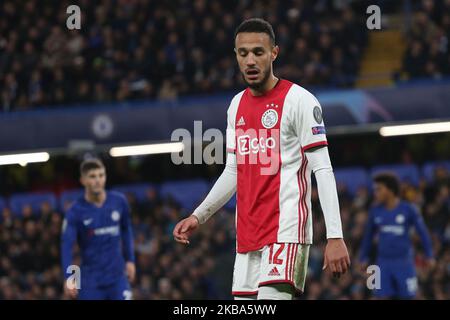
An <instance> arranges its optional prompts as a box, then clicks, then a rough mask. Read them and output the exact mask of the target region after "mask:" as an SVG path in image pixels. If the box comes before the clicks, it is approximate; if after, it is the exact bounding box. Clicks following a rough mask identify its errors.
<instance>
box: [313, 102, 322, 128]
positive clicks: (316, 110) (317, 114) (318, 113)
mask: <svg viewBox="0 0 450 320" xmlns="http://www.w3.org/2000/svg"><path fill="white" fill-rule="evenodd" d="M313 115H314V120H316V122H317V123H318V124H321V123H322V121H323V117H322V111H320V108H319V107H318V106H315V107H314V109H313Z"/></svg>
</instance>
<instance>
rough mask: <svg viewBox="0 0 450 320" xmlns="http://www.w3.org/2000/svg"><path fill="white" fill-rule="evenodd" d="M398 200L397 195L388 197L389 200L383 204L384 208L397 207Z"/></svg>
mask: <svg viewBox="0 0 450 320" xmlns="http://www.w3.org/2000/svg"><path fill="white" fill-rule="evenodd" d="M399 202H400V199H399V198H397V197H394V198H392V199H389V200H388V201H387V202H386V204H385V206H386V208H387V209H388V210H393V209H395V208H397V206H398V204H399Z"/></svg>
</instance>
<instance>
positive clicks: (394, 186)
mask: <svg viewBox="0 0 450 320" xmlns="http://www.w3.org/2000/svg"><path fill="white" fill-rule="evenodd" d="M373 181H374V182H375V183H379V184H382V185H384V186H385V187H386V188H388V189H389V190H391V191H392V193H393V194H395V195H396V196H398V195H399V194H400V181H399V179H398V177H397V176H396V175H395V174H393V173H391V172H383V173H379V174H377V175H376V176H375V177H374V178H373Z"/></svg>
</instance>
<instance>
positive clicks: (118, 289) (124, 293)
mask: <svg viewBox="0 0 450 320" xmlns="http://www.w3.org/2000/svg"><path fill="white" fill-rule="evenodd" d="M131 299H132V293H131V287H130V283H129V282H128V279H127V278H126V277H122V278H120V279H119V280H118V281H117V282H115V283H113V284H111V285H108V286H101V287H92V288H91V287H87V288H83V286H81V289H80V290H78V300H131Z"/></svg>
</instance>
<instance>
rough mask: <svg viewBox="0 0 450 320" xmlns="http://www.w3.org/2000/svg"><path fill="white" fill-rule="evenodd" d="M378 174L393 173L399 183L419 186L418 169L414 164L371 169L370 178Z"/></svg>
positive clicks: (382, 166)
mask: <svg viewBox="0 0 450 320" xmlns="http://www.w3.org/2000/svg"><path fill="white" fill-rule="evenodd" d="M380 172H391V173H395V174H396V175H397V176H398V178H399V179H400V181H402V182H408V183H410V184H412V185H414V186H418V185H419V181H420V173H419V168H418V167H417V166H416V165H414V164H393V165H381V166H375V167H373V168H372V171H371V175H372V177H373V176H374V175H376V174H377V173H380Z"/></svg>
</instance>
